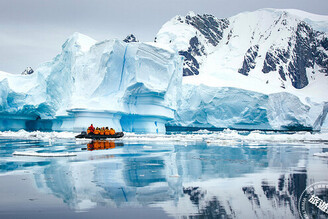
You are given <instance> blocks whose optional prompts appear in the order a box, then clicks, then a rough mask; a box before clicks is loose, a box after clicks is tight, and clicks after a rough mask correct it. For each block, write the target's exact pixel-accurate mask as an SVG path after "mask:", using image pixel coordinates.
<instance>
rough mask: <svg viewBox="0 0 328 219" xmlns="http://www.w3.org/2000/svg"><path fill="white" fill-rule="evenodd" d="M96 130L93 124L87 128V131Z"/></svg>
mask: <svg viewBox="0 0 328 219" xmlns="http://www.w3.org/2000/svg"><path fill="white" fill-rule="evenodd" d="M94 131H95V127H93V124H91V125H90V127H89V128H88V130H87V133H88V134H89V133H93V132H94Z"/></svg>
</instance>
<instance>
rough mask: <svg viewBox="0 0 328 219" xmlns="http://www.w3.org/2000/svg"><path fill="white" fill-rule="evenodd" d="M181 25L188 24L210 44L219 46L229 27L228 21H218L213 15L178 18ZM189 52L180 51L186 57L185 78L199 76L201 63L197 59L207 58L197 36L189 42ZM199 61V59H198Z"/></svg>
mask: <svg viewBox="0 0 328 219" xmlns="http://www.w3.org/2000/svg"><path fill="white" fill-rule="evenodd" d="M176 19H177V21H179V22H180V23H184V22H185V23H186V24H188V25H191V26H193V27H194V28H195V29H196V30H197V32H199V33H200V34H201V35H203V36H204V37H205V39H206V40H207V42H208V43H210V44H212V45H213V46H217V45H218V44H219V42H220V40H221V39H222V37H223V31H224V29H226V28H227V27H228V25H229V21H228V20H227V19H217V18H216V17H214V16H213V15H208V14H204V15H196V16H190V15H187V16H186V18H185V20H183V19H182V18H181V17H177V18H176ZM189 45H190V46H189V47H188V49H187V51H179V54H180V55H182V56H184V57H185V60H184V65H183V76H189V75H198V74H199V66H200V64H201V63H200V62H199V61H197V57H202V56H206V55H207V53H206V51H205V46H204V45H202V44H201V42H200V41H199V39H198V37H197V36H194V37H193V38H191V39H190V40H189ZM198 60H199V59H198Z"/></svg>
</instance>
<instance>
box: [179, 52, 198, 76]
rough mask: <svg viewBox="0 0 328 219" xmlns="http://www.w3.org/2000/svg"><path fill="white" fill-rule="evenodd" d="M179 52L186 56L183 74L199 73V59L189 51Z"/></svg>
mask: <svg viewBox="0 0 328 219" xmlns="http://www.w3.org/2000/svg"><path fill="white" fill-rule="evenodd" d="M179 54H180V55H182V56H184V57H185V60H184V63H183V76H189V75H198V74H199V71H198V69H199V64H198V61H197V60H196V59H195V58H194V57H193V56H192V55H191V54H190V53H189V52H186V51H180V52H179Z"/></svg>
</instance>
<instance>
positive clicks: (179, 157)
mask: <svg viewBox="0 0 328 219" xmlns="http://www.w3.org/2000/svg"><path fill="white" fill-rule="evenodd" d="M89 144H90V143H89ZM89 144H88V146H87V148H88V150H89V151H87V153H86V154H85V155H84V156H85V157H84V158H83V159H82V158H79V159H70V160H67V161H66V162H59V161H58V162H53V163H52V164H51V165H48V166H45V167H44V168H43V172H41V173H35V179H36V182H37V185H38V187H39V188H40V189H42V190H44V191H47V192H49V191H50V193H52V194H54V195H55V196H57V197H59V198H61V199H62V200H63V201H64V202H65V203H67V205H68V206H70V207H71V208H73V209H76V210H79V209H90V208H94V207H95V206H115V207H124V206H148V205H154V206H159V207H162V208H163V209H164V210H165V211H166V212H167V213H168V214H169V215H173V216H179V217H180V216H181V217H190V218H194V217H195V218H196V217H203V218H236V217H237V218H240V217H243V218H254V217H258V218H270V217H274V216H275V215H277V216H278V217H286V218H297V217H298V213H297V201H298V198H299V196H300V195H301V193H302V192H303V190H304V189H305V187H306V186H307V183H308V173H307V171H306V169H304V170H302V171H298V172H297V173H289V172H288V171H287V170H288V169H297V168H298V161H299V160H298V159H295V158H294V156H298V158H306V156H307V155H306V153H305V151H304V150H295V151H293V154H292V155H293V156H291V155H290V154H288V153H289V149H288V148H287V147H282V148H274V147H264V148H250V147H209V146H207V145H205V144H204V145H194V146H192V145H191V146H190V145H189V146H187V147H186V146H180V145H176V146H174V145H173V146H170V145H168V146H151V145H147V146H143V145H138V144H125V145H124V147H118V146H117V144H116V142H114V147H113V143H110V142H108V143H106V142H98V143H95V142H93V143H92V145H90V146H89ZM97 144H98V145H97ZM89 148H90V149H89ZM100 149H102V150H104V151H103V152H104V153H105V152H106V153H105V154H103V153H102V154H96V155H97V156H99V159H98V160H95V159H94V157H95V156H96V155H94V153H95V152H97V153H98V152H101V151H99V150H100ZM107 149H108V150H107ZM115 150H116V152H115ZM109 152H110V153H112V152H115V157H113V156H112V157H110V158H111V159H108V158H109V157H108V154H107V153H109ZM81 153H83V152H81ZM105 155H106V156H105ZM278 158H279V159H278ZM268 173H270V174H268ZM271 173H272V174H271ZM184 209H188V210H184Z"/></svg>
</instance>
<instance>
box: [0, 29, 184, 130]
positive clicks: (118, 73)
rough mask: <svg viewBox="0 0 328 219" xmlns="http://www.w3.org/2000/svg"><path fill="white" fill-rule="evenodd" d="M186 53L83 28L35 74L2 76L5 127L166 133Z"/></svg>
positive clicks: (0, 122) (0, 120)
mask: <svg viewBox="0 0 328 219" xmlns="http://www.w3.org/2000/svg"><path fill="white" fill-rule="evenodd" d="M181 80H182V58H181V57H180V56H179V55H178V54H177V53H176V52H174V51H173V50H170V49H169V48H163V47H159V46H157V45H154V44H152V43H125V42H123V41H120V40H116V39H113V40H106V41H103V42H99V43H97V42H96V41H95V40H93V39H91V38H89V37H87V36H84V35H82V34H79V33H75V34H74V35H72V36H71V37H70V38H69V39H68V40H67V41H66V42H65V43H64V44H63V46H62V52H61V53H60V54H59V55H58V56H56V57H55V58H54V59H53V60H52V61H50V62H47V63H44V64H42V65H41V66H40V67H39V68H37V69H36V71H35V73H34V74H31V75H12V74H6V73H1V74H0V84H1V86H0V103H1V105H0V107H1V108H0V112H1V114H0V125H1V126H0V127H1V128H0V129H3V130H4V129H20V128H24V129H52V130H71V131H72V130H73V131H80V130H83V129H85V128H86V127H87V126H88V125H90V124H91V123H94V124H95V125H97V126H111V127H114V128H115V129H116V130H119V131H120V130H125V131H135V132H157V133H163V132H165V123H166V122H167V121H168V120H171V119H173V118H174V110H175V108H176V101H175V100H176V96H177V95H179V88H180V87H181Z"/></svg>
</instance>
